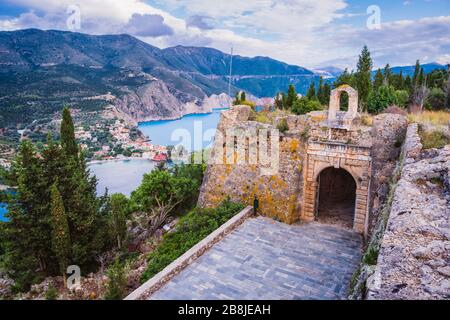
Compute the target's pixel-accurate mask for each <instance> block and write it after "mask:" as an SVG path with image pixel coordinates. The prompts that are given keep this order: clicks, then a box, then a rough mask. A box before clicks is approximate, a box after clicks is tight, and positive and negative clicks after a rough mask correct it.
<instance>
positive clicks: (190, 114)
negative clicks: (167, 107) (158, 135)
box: [137, 107, 230, 126]
mask: <svg viewBox="0 0 450 320" xmlns="http://www.w3.org/2000/svg"><path fill="white" fill-rule="evenodd" d="M228 109H230V108H229V107H228V108H222V107H219V108H212V109H211V110H210V111H205V112H197V111H196V112H191V113H185V114H183V115H182V116H177V117H166V118H160V119H155V118H148V119H147V118H146V120H140V121H137V126H139V125H140V124H142V123H146V122H156V121H174V120H180V119H182V118H184V117H187V116H194V115H204V114H211V113H214V111H217V110H228Z"/></svg>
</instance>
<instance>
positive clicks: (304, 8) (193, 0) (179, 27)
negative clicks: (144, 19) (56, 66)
mask: <svg viewBox="0 0 450 320" xmlns="http://www.w3.org/2000/svg"><path fill="white" fill-rule="evenodd" d="M159 1H160V5H161V6H160V8H166V9H165V10H163V9H160V8H157V7H156V6H158V2H157V4H155V5H150V4H148V3H145V2H144V1H142V0H120V1H117V0H77V1H76V3H77V4H78V5H79V6H80V9H81V19H82V20H81V26H82V29H81V30H79V31H80V32H85V33H91V34H106V33H109V34H114V33H123V32H131V33H134V35H141V36H140V37H139V38H140V39H142V40H143V41H146V42H149V43H150V44H153V45H156V46H158V47H167V46H173V45H178V44H182V45H197V46H210V47H215V48H218V49H220V50H222V51H225V52H228V51H229V48H230V45H231V44H233V45H234V47H235V52H236V53H237V54H240V55H245V56H256V55H264V56H270V57H272V58H274V59H279V60H282V61H285V62H288V63H292V64H298V65H302V66H306V67H316V66H323V65H331V64H335V65H338V66H340V67H345V66H350V67H352V68H353V67H354V65H355V63H356V59H357V56H358V54H359V52H360V50H361V48H362V46H363V45H364V44H367V45H368V46H369V48H370V50H371V52H372V54H373V57H374V59H375V65H377V66H378V65H383V64H386V63H387V62H389V63H390V64H391V65H396V64H408V63H414V61H415V60H416V59H418V58H423V57H429V60H430V61H433V60H434V61H436V60H437V59H444V58H445V57H446V56H448V55H447V54H446V53H447V52H449V51H450V37H449V34H450V17H446V16H444V17H431V18H423V19H419V20H410V21H409V20H404V21H396V22H390V23H384V24H382V28H381V29H380V30H368V29H367V28H366V24H365V21H363V22H361V26H360V27H357V26H355V25H353V26H351V25H346V24H344V22H345V21H346V20H345V18H348V17H352V16H359V15H362V13H349V12H346V11H344V9H346V8H347V1H346V0H277V1H275V0H252V1H250V0H248V1H242V0H227V1H211V0H159ZM9 2H12V3H16V4H20V5H22V6H24V7H27V8H29V9H30V11H29V12H27V13H24V14H22V15H20V16H19V17H16V18H5V19H3V20H0V29H2V30H14V29H20V28H27V27H38V28H42V29H66V28H67V27H66V19H67V13H66V9H67V7H68V6H69V5H71V4H73V3H74V2H73V0H46V1H44V0H9ZM167 8H170V10H169V9H167ZM363 9H364V8H363ZM169 11H170V12H175V11H176V12H180V11H183V12H185V13H186V16H187V17H192V16H195V17H201V19H200V20H198V19H197V20H196V21H194V22H195V23H193V20H192V18H191V20H189V18H187V20H188V22H189V24H190V26H188V23H187V22H186V21H185V20H184V19H181V18H179V17H176V16H175V15H173V14H171V13H170V12H169ZM363 12H364V13H365V10H363ZM134 14H138V15H139V16H147V15H152V16H157V17H162V18H158V21H160V22H161V20H162V23H164V25H166V26H167V28H170V30H172V31H173V32H170V31H169V29H165V32H158V33H152V32H143V30H141V29H140V28H137V25H134V26H135V27H136V28H135V29H130V28H127V26H128V27H129V26H130V22H132V17H133V15H134ZM363 20H364V19H363ZM205 21H207V22H208V23H206V24H203V23H202V22H205ZM158 25H159V26H160V24H158ZM149 27H150V28H151V27H152V24H150V25H149ZM160 27H161V26H160ZM138 29H139V30H138ZM147 29H148V28H147ZM133 30H134V31H133ZM144 31H145V30H144ZM146 31H148V30H146ZM163 31H164V30H163Z"/></svg>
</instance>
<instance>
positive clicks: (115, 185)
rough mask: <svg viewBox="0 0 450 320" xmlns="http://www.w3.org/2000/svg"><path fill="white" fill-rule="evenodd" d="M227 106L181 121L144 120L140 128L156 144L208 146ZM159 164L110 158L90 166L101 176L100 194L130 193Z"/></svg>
mask: <svg viewBox="0 0 450 320" xmlns="http://www.w3.org/2000/svg"><path fill="white" fill-rule="evenodd" d="M223 110H226V109H213V112H212V113H207V114H190V115H187V116H184V117H182V118H181V119H177V120H160V121H149V122H142V123H140V124H139V129H140V130H141V131H142V132H143V133H144V134H145V135H146V136H148V137H149V138H150V139H151V141H152V143H153V144H158V145H162V146H169V145H177V144H181V145H183V146H184V147H185V148H186V150H188V151H196V150H201V149H203V148H207V147H208V146H209V145H210V144H211V143H212V139H213V138H214V133H215V129H216V128H217V124H218V123H219V120H220V113H221V112H222V111H223ZM155 166H156V163H155V162H153V161H150V160H144V159H132V160H123V161H122V160H121V161H107V162H101V163H92V164H90V165H89V169H90V170H91V172H92V174H95V175H96V176H97V178H98V185H97V194H98V195H102V194H103V193H104V192H105V188H108V193H109V194H112V193H116V192H120V193H123V194H125V195H127V196H128V195H130V194H131V192H132V191H133V190H135V189H136V188H137V187H138V186H139V185H140V183H141V181H142V176H143V175H144V174H145V173H148V172H150V171H151V170H153V168H154V167H155Z"/></svg>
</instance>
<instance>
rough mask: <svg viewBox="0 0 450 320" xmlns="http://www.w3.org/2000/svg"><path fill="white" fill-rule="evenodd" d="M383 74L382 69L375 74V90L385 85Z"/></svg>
mask: <svg viewBox="0 0 450 320" xmlns="http://www.w3.org/2000/svg"><path fill="white" fill-rule="evenodd" d="M383 80H384V79H383V73H382V72H381V69H378V70H377V73H376V74H375V79H374V81H373V88H374V90H378V88H379V87H381V86H382V85H383Z"/></svg>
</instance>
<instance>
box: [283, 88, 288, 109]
mask: <svg viewBox="0 0 450 320" xmlns="http://www.w3.org/2000/svg"><path fill="white" fill-rule="evenodd" d="M281 105H282V106H283V109H285V110H288V109H289V107H288V104H287V97H286V94H285V93H284V92H283V93H282V94H281Z"/></svg>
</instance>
